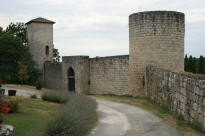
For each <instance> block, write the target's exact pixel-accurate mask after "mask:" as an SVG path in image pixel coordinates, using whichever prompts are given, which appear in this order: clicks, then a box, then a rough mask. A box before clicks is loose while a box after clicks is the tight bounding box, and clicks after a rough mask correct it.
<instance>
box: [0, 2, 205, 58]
mask: <svg viewBox="0 0 205 136" xmlns="http://www.w3.org/2000/svg"><path fill="white" fill-rule="evenodd" d="M2 5H4V6H2V7H1V9H0V23H1V24H0V25H2V26H3V27H6V26H7V25H8V24H9V23H10V22H20V21H21V22H27V21H28V20H30V19H32V18H35V17H39V16H42V17H45V18H48V19H51V20H54V21H55V22H56V24H55V25H54V32H55V33H54V38H55V39H54V42H55V43H54V44H55V46H56V47H57V48H59V50H60V53H61V54H62V55H66V54H70V51H71V52H72V54H79V53H86V54H88V55H91V56H96V54H100V55H103V56H104V55H115V54H119V53H123V54H126V53H127V54H128V45H129V42H128V16H129V15H130V14H132V13H134V12H139V11H144V10H146V11H147V10H149V11H151V10H174V11H180V12H184V13H185V15H186V23H194V24H197V23H200V22H203V21H205V17H204V16H205V8H204V5H205V1H204V0H143V1H142V0H112V1H108V0H35V1H34V0H17V1H12V0H7V1H3V2H2ZM200 25H202V24H200ZM187 29H189V30H188V32H190V33H192V30H191V28H189V27H188V28H187ZM195 31H200V27H197V28H196V29H195ZM200 32H201V31H200ZM188 36H192V37H188ZM202 36H203V35H197V37H198V38H197V41H198V40H200V39H201V40H200V41H199V42H201V43H202V42H203V41H202V40H203V38H202ZM186 38H188V39H192V38H193V40H191V41H190V42H191V43H192V42H195V43H196V40H195V39H196V37H194V36H193V35H187V36H186ZM199 42H197V43H196V44H199ZM193 44H194V43H193ZM65 45H66V46H65ZM188 47H190V45H189V46H188ZM196 48H197V47H196ZM198 50H200V49H198ZM186 51H187V52H192V51H191V48H188V50H187V49H186ZM195 52H196V51H195ZM199 52H200V53H201V50H200V51H199ZM86 54H85V55H86ZM195 54H196V53H195ZM204 54H205V51H204Z"/></svg>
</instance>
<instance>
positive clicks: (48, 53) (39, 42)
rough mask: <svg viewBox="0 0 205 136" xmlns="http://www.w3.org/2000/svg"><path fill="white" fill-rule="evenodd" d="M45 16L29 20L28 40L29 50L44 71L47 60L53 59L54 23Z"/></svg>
mask: <svg viewBox="0 0 205 136" xmlns="http://www.w3.org/2000/svg"><path fill="white" fill-rule="evenodd" d="M54 23H55V22H53V21H50V20H47V19H45V18H40V17H39V18H36V19H33V20H31V21H29V22H27V23H26V24H27V40H28V45H29V51H30V53H31V55H32V57H33V60H34V61H35V62H36V64H37V68H38V69H40V70H41V71H43V66H44V62H45V61H50V62H52V60H53V48H54V45H53V24H54Z"/></svg>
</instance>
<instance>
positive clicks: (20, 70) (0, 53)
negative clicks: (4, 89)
mask: <svg viewBox="0 0 205 136" xmlns="http://www.w3.org/2000/svg"><path fill="white" fill-rule="evenodd" d="M34 66H35V63H34V61H33V60H32V57H31V54H30V53H29V50H28V46H25V43H23V42H22V39H21V38H20V37H18V36H17V35H15V34H12V33H11V32H8V31H3V33H1V34H0V77H1V78H2V79H3V81H4V82H6V83H26V84H35V82H36V80H37V79H38V77H39V76H40V75H41V73H40V72H39V70H37V69H36V68H35V67H34Z"/></svg>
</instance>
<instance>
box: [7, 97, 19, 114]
mask: <svg viewBox="0 0 205 136" xmlns="http://www.w3.org/2000/svg"><path fill="white" fill-rule="evenodd" d="M5 103H6V104H8V107H9V108H10V111H9V113H16V112H18V109H19V102H18V100H16V99H10V98H8V99H6V100H5Z"/></svg>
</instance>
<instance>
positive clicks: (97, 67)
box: [90, 55, 129, 95]
mask: <svg viewBox="0 0 205 136" xmlns="http://www.w3.org/2000/svg"><path fill="white" fill-rule="evenodd" d="M90 93H92V94H116V95H125V94H129V56H128V55H123V56H110V57H97V58H92V59H90Z"/></svg>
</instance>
